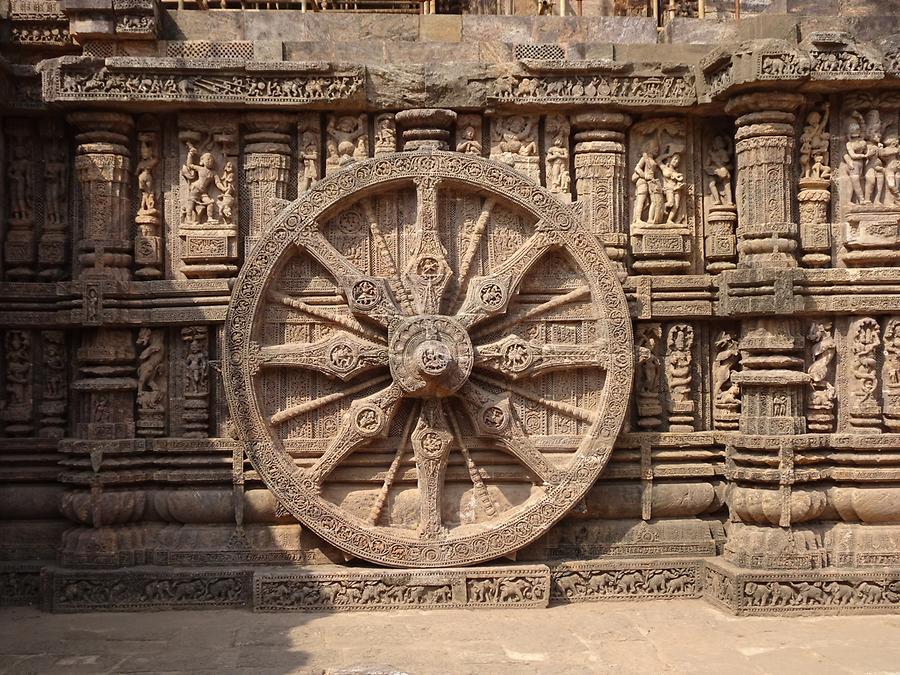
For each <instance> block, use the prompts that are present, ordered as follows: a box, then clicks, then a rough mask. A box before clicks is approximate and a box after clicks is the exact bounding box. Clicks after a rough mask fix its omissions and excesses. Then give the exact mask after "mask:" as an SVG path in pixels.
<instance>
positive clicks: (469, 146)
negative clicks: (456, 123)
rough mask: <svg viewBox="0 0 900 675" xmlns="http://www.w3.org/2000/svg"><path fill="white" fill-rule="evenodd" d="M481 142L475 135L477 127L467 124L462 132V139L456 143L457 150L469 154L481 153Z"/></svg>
mask: <svg viewBox="0 0 900 675" xmlns="http://www.w3.org/2000/svg"><path fill="white" fill-rule="evenodd" d="M481 150H482V148H481V142H480V141H479V140H478V139H477V138H476V137H475V127H473V126H472V125H467V126H466V128H465V130H464V131H463V134H462V140H461V141H460V142H459V143H457V144H456V151H457V152H463V153H465V154H468V155H480V154H481Z"/></svg>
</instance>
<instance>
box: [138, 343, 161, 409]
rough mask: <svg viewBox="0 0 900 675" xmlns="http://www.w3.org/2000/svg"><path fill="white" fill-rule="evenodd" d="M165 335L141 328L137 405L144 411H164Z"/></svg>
mask: <svg viewBox="0 0 900 675" xmlns="http://www.w3.org/2000/svg"><path fill="white" fill-rule="evenodd" d="M164 337H165V336H164V333H163V331H161V330H152V329H151V328H147V327H144V328H141V330H140V332H139V333H138V339H137V343H138V345H139V346H140V347H141V353H140V354H139V355H138V368H137V376H138V388H137V404H138V409H139V410H142V411H148V412H149V411H159V410H161V409H162V406H163V401H162V392H163V390H164V387H165V352H164V347H165V346H164Z"/></svg>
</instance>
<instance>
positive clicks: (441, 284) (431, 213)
mask: <svg viewBox="0 0 900 675" xmlns="http://www.w3.org/2000/svg"><path fill="white" fill-rule="evenodd" d="M437 183H438V181H437V180H436V179H435V178H433V177H431V176H426V177H422V178H419V179H417V180H416V197H417V200H418V210H417V212H416V225H415V229H416V243H415V245H414V247H413V253H412V255H410V257H409V262H408V263H407V265H406V268H405V269H404V272H403V282H404V284H406V287H407V288H408V289H409V291H410V292H411V293H412V296H413V298H414V302H415V305H416V310H417V311H418V312H419V313H420V314H439V313H440V311H441V304H442V300H443V298H444V293H445V292H446V290H447V284H448V283H449V282H450V277H451V276H452V275H453V272H452V271H451V270H450V265H449V264H447V251H446V250H445V249H444V245H443V244H442V243H441V238H440V234H439V231H438V219H437Z"/></svg>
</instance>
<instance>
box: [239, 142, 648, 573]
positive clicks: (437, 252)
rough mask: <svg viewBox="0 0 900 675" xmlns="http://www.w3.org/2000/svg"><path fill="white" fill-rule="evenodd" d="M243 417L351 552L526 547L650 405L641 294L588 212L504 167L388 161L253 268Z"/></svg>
mask: <svg viewBox="0 0 900 675" xmlns="http://www.w3.org/2000/svg"><path fill="white" fill-rule="evenodd" d="M225 343H226V347H225V348H226V354H227V359H226V373H225V381H226V389H227V394H228V402H229V406H230V409H231V414H232V419H233V421H234V423H235V425H236V427H237V429H238V433H239V435H240V437H241V439H242V441H243V442H244V446H245V448H246V452H247V454H248V456H249V458H250V460H251V462H252V463H253V466H254V467H255V469H256V470H257V471H258V473H259V475H260V477H261V478H262V480H263V481H264V482H265V483H266V484H267V485H268V487H269V488H270V489H271V490H272V491H273V492H274V493H275V495H276V497H277V498H278V499H279V500H280V502H281V503H282V504H283V505H284V507H285V508H286V509H287V510H288V511H290V512H291V513H292V514H293V515H294V516H295V517H296V518H297V519H299V520H300V521H301V522H302V523H303V524H304V525H306V526H307V527H309V528H310V529H311V530H313V531H314V532H316V533H318V534H319V535H320V536H321V537H323V538H324V539H325V540H327V541H329V542H331V543H332V544H334V545H335V546H337V547H338V548H340V549H342V550H343V551H345V552H346V553H348V554H351V555H353V556H358V557H360V558H364V559H367V560H370V561H373V562H377V563H382V564H386V565H392V566H400V567H440V566H450V565H466V564H472V563H477V562H482V561H485V560H490V559H492V558H496V557H498V556H501V555H504V554H508V553H510V552H512V551H515V550H517V549H519V548H521V547H523V546H525V545H526V544H529V543H530V542H532V541H534V540H535V539H537V538H538V537H540V536H541V534H543V533H544V532H546V531H547V529H548V528H549V527H550V526H551V525H552V524H553V523H554V522H556V521H557V520H559V519H560V518H561V517H562V516H563V515H564V514H565V513H566V512H567V511H568V510H569V509H570V508H571V507H572V506H573V505H574V504H575V503H576V502H577V501H579V500H580V499H581V498H582V496H583V495H584V494H585V492H586V491H587V490H588V488H589V487H590V485H591V483H592V482H593V481H594V480H595V479H596V478H597V476H598V474H599V473H600V471H601V470H602V469H603V467H604V465H605V464H606V462H607V460H608V459H609V455H610V453H611V451H612V445H613V442H614V440H615V438H616V435H617V434H618V432H619V429H620V427H621V424H622V420H623V418H624V415H625V410H626V407H627V402H628V395H629V391H630V387H631V377H632V368H633V365H632V340H631V327H630V321H629V318H628V312H627V307H626V304H625V297H624V295H623V293H622V290H621V287H620V286H619V283H618V281H617V279H616V276H615V274H614V272H613V270H612V268H611V266H610V264H609V262H608V261H607V259H606V257H605V255H604V254H603V252H602V249H601V248H600V247H599V245H598V244H597V242H596V240H595V238H594V237H593V236H592V235H591V234H590V233H588V232H587V231H586V230H585V229H584V228H583V227H582V226H581V224H580V223H579V221H578V218H577V216H576V213H575V211H574V210H573V209H571V208H570V207H568V206H566V205H564V204H562V203H560V202H559V201H557V200H556V199H555V198H554V197H552V196H551V195H550V194H549V193H548V192H547V191H545V190H544V189H542V188H540V187H537V186H535V185H534V184H532V183H531V182H530V181H529V180H527V179H526V178H525V177H523V176H521V175H519V174H518V173H516V172H514V171H512V170H511V169H508V168H506V167H504V166H502V165H499V164H497V163H494V162H491V161H489V160H485V159H481V158H477V157H472V156H470V155H462V154H458V153H446V152H433V153H430V152H415V153H402V154H396V155H388V156H385V157H379V158H376V159H372V160H368V161H364V162H360V163H357V164H353V165H351V166H350V167H348V168H346V169H344V170H342V171H340V172H338V173H336V174H334V175H333V176H331V177H329V178H326V179H325V180H323V181H321V182H319V183H318V184H316V185H315V186H314V187H313V188H312V189H311V190H309V191H308V192H307V193H306V194H304V195H303V196H302V197H301V198H300V199H298V200H297V201H295V202H293V203H292V204H291V205H290V206H289V207H288V208H287V209H286V210H284V211H283V212H282V213H281V214H280V215H278V216H277V217H276V218H275V219H274V221H273V222H272V224H271V227H270V228H269V229H268V231H267V232H266V233H265V234H264V235H263V237H262V238H261V240H260V242H259V243H258V244H257V246H256V247H255V249H254V251H253V252H252V253H251V254H250V256H249V258H248V260H247V261H246V263H245V265H244V268H243V270H242V272H241V274H240V276H239V277H238V280H237V283H236V286H235V288H234V292H233V296H232V300H231V305H230V307H229V310H228V317H227V321H226V335H225Z"/></svg>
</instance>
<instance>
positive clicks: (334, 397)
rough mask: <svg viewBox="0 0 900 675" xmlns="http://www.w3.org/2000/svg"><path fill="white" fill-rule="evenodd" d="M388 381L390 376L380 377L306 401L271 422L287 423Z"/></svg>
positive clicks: (285, 411)
mask: <svg viewBox="0 0 900 675" xmlns="http://www.w3.org/2000/svg"><path fill="white" fill-rule="evenodd" d="M388 379H389V376H388V375H380V376H378V377H373V378H372V379H371V380H366V381H365V382H360V383H359V384H357V385H354V386H352V387H347V388H346V389H342V390H341V391H336V392H334V393H333V394H326V395H325V396H322V397H321V398H317V399H312V400H310V401H304V402H303V403H300V404H298V405H294V406H291V407H290V408H287V409H285V410H279V411H278V412H277V413H275V414H274V415H272V417H271V418H270V420H269V421H270V422H271V423H272V424H284V423H285V422H288V421H290V420H292V419H294V418H295V417H298V416H300V415H303V414H304V413H308V412H312V411H313V410H318V409H319V408H321V407H322V406H326V405H328V404H329V403H335V402H336V401H340V400H342V399H345V398H347V397H348V396H353V394H358V393H359V392H361V391H365V390H366V389H371V388H372V387H376V386H378V385H379V384H384V383H385V382H386V381H387V380H388Z"/></svg>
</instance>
